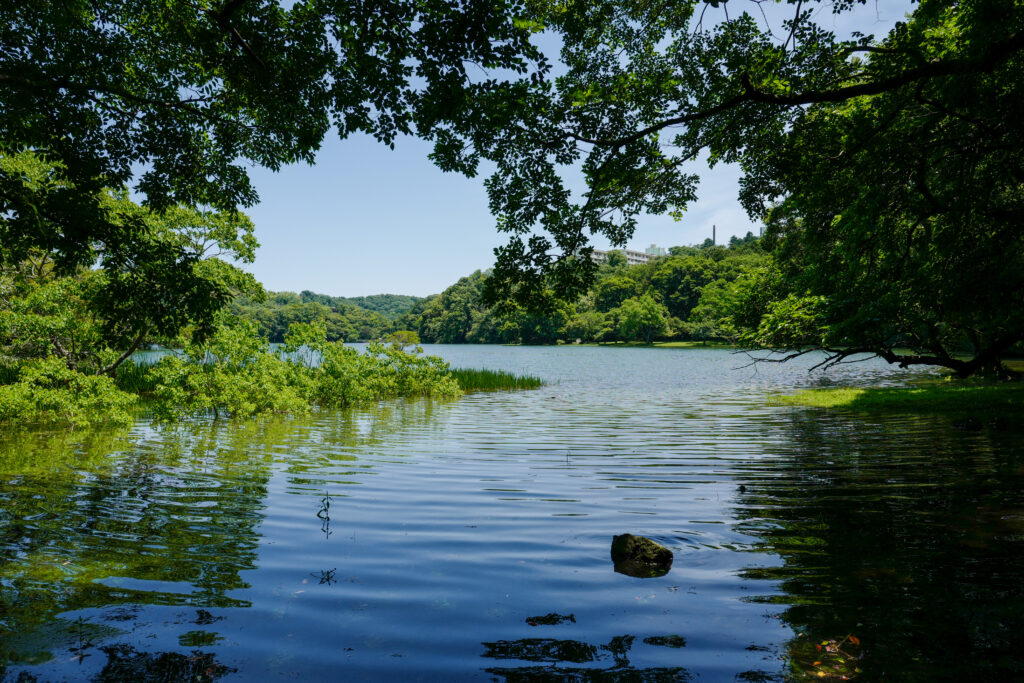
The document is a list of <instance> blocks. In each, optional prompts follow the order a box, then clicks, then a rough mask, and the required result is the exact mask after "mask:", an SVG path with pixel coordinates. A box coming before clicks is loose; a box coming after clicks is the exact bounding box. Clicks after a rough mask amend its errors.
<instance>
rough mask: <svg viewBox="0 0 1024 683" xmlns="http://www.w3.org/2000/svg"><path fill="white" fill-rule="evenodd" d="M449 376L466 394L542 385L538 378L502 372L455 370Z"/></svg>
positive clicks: (481, 369) (533, 387)
mask: <svg viewBox="0 0 1024 683" xmlns="http://www.w3.org/2000/svg"><path fill="white" fill-rule="evenodd" d="M451 374H452V377H454V378H455V380H456V381H457V382H458V383H459V386H460V387H461V388H462V390H463V391H466V392H473V391H508V390H512V389H536V388H538V387H540V386H541V385H543V384H544V382H542V381H541V380H540V378H539V377H533V376H530V375H516V374H513V373H511V372H505V371H503V370H485V369H483V368H480V369H469V368H455V369H453V370H452V371H451Z"/></svg>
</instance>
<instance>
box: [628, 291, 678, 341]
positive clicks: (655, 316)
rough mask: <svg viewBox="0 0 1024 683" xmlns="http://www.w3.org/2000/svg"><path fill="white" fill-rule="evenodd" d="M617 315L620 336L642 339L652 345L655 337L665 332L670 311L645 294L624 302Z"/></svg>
mask: <svg viewBox="0 0 1024 683" xmlns="http://www.w3.org/2000/svg"><path fill="white" fill-rule="evenodd" d="M616 314H617V315H616V317H617V318H618V321H619V326H618V329H619V335H620V336H622V337H623V338H624V339H642V340H643V341H644V342H645V343H647V344H650V343H651V340H652V338H653V337H656V336H659V335H661V334H662V333H663V332H664V331H665V319H666V318H667V317H668V315H667V314H668V309H666V308H665V306H663V305H662V304H659V303H658V302H657V301H655V300H654V298H653V297H651V295H650V294H645V295H643V296H642V297H634V298H632V299H626V300H625V301H623V302H622V306H620V307H619V308H618V309H617V311H616Z"/></svg>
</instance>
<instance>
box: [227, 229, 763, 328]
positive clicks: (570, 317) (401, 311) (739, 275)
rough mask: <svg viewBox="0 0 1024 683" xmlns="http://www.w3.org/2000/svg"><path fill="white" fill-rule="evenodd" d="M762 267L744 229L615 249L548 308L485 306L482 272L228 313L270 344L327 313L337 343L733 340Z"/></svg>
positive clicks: (274, 298)
mask: <svg viewBox="0 0 1024 683" xmlns="http://www.w3.org/2000/svg"><path fill="white" fill-rule="evenodd" d="M766 271H767V258H766V256H765V254H764V252H763V251H762V250H761V247H760V243H759V240H758V239H757V238H756V237H754V235H753V234H751V233H747V236H746V237H743V238H739V237H733V238H732V240H731V241H730V243H729V245H728V246H716V245H713V244H711V242H710V240H708V241H707V242H705V244H703V245H701V246H699V247H672V248H671V249H670V250H669V255H668V256H665V257H662V258H658V259H655V260H652V261H651V262H649V263H645V264H640V265H628V264H627V263H626V259H625V256H624V255H623V254H622V253H621V252H614V251H613V252H611V253H610V254H609V256H608V259H607V261H606V262H605V263H603V264H601V266H600V267H599V269H598V273H597V278H596V280H595V283H594V286H593V287H592V288H591V290H590V291H589V292H588V293H587V295H586V296H584V297H582V298H581V299H580V300H579V301H576V302H573V303H562V304H559V305H558V306H557V307H556V309H555V310H554V311H553V312H552V313H550V314H548V315H536V314H534V313H530V312H529V311H526V310H524V309H520V308H517V307H515V306H512V307H511V308H510V309H509V310H505V311H503V312H501V313H498V312H497V311H496V310H495V309H492V308H489V307H487V306H486V305H484V303H483V302H482V299H481V293H482V291H483V287H484V283H485V282H486V281H487V273H486V272H482V271H476V272H475V273H473V274H472V275H469V276H467V277H464V278H462V279H460V280H459V281H458V282H456V283H455V284H454V285H452V286H451V287H449V288H448V289H446V290H445V291H444V292H442V293H441V294H434V295H431V296H428V297H426V298H422V299H421V298H417V297H412V296H400V295H395V294H379V295H375V296H368V297H357V298H343V297H331V296H327V295H325V294H315V293H313V292H310V291H304V292H302V293H300V294H295V293H292V292H271V293H269V294H268V296H267V300H266V301H265V302H262V303H257V302H254V301H252V300H249V299H238V300H237V301H236V302H235V303H234V312H235V313H236V314H238V315H239V316H241V317H244V318H248V319H250V320H253V321H254V322H256V324H257V325H258V326H259V329H260V332H261V333H262V334H264V335H266V336H267V337H268V338H269V339H270V341H272V342H276V341H282V340H283V339H284V335H285V333H286V332H287V330H288V326H289V325H291V324H293V323H296V322H302V323H308V322H313V321H315V320H325V321H326V323H327V334H328V338H329V339H332V340H336V339H343V340H345V341H356V340H370V339H380V338H382V337H384V336H386V335H388V334H390V333H392V332H395V331H397V330H412V331H414V332H416V333H417V334H418V335H419V338H420V340H421V341H423V342H425V343H441V344H465V343H470V344H472V343H476V344H493V343H522V344H554V343H557V342H558V341H566V342H574V341H576V340H580V341H582V342H604V341H642V342H651V341H655V340H692V341H712V340H715V341H734V340H735V339H736V338H737V337H738V335H739V334H740V333H741V332H743V331H745V330H746V329H749V328H750V327H752V326H756V324H757V322H758V320H759V319H760V313H761V311H760V310H757V311H753V310H751V311H747V310H746V309H748V308H751V306H753V305H754V304H753V303H752V300H754V299H757V297H756V296H752V295H753V294H756V290H757V289H758V287H761V286H763V282H764V281H765V279H766V277H765V275H766ZM757 282H760V283H762V284H761V285H755V283H757Z"/></svg>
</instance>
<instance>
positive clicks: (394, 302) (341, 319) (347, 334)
mask: <svg viewBox="0 0 1024 683" xmlns="http://www.w3.org/2000/svg"><path fill="white" fill-rule="evenodd" d="M357 300H362V301H368V302H369V303H370V305H374V306H377V310H371V309H369V308H368V307H363V306H358V305H356V304H354V303H351V302H352V301H353V299H346V298H344V297H332V296H328V295H326V294H316V293H314V292H310V291H308V290H307V291H303V292H302V293H301V294H296V293H294V292H268V293H267V297H266V300H265V301H258V300H256V299H254V298H250V297H239V298H238V299H236V300H235V301H234V302H233V303H232V304H231V312H232V313H233V314H234V315H237V316H239V317H241V318H246V319H248V320H252V321H254V322H255V323H256V324H257V326H258V329H259V332H260V334H261V335H262V336H265V337H267V338H268V339H269V340H270V341H271V342H275V343H277V342H283V341H284V337H285V335H286V334H287V332H288V326H289V325H291V324H292V323H311V322H316V321H319V320H323V321H324V322H326V324H327V338H328V339H329V340H331V341H337V340H342V341H359V340H371V339H380V338H381V337H383V336H384V335H386V334H387V333H389V332H391V331H393V330H394V329H395V323H394V318H395V317H397V316H399V315H401V314H402V312H404V311H408V310H409V306H411V305H412V304H411V303H410V304H409V306H405V307H404V309H403V306H404V302H406V301H410V302H415V301H418V300H419V299H417V297H411V296H398V295H394V294H377V295H374V296H372V297H359V298H358V299H357ZM385 311H386V313H385Z"/></svg>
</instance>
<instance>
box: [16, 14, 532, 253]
mask: <svg viewBox="0 0 1024 683" xmlns="http://www.w3.org/2000/svg"><path fill="white" fill-rule="evenodd" d="M2 13H3V16H4V18H5V21H4V22H3V25H2V26H0V46H2V49H0V84H2V88H0V153H2V154H10V153H18V152H22V151H26V150H32V151H35V152H36V153H37V154H38V155H39V156H40V157H41V158H45V159H46V160H47V162H48V163H50V164H51V169H52V170H51V176H52V181H53V183H54V184H55V185H56V186H59V189H57V190H56V191H53V192H47V191H40V189H39V188H37V187H34V186H31V185H29V184H25V183H24V182H22V178H21V177H20V176H19V174H18V173H16V172H13V171H11V170H9V169H6V168H4V169H0V245H3V246H2V249H0V265H6V264H11V263H18V262H21V261H23V260H24V259H25V258H26V257H27V255H28V253H29V252H30V251H32V250H34V249H41V250H43V251H46V252H49V253H52V254H53V255H54V258H55V259H56V260H57V262H58V263H59V264H60V265H61V267H62V268H65V269H73V268H74V267H81V266H88V265H89V264H91V262H92V260H93V249H94V248H95V245H96V244H102V245H104V247H105V248H106V249H108V250H111V251H117V252H120V251H125V252H128V253H132V252H134V251H136V247H135V245H134V242H135V241H136V240H137V239H138V238H139V231H138V229H137V228H138V227H139V226H137V225H135V224H134V223H129V224H118V223H117V222H116V221H112V220H111V218H110V215H109V212H107V211H106V209H105V208H104V207H103V206H102V205H101V202H100V200H99V196H100V193H101V191H102V190H103V189H105V188H120V187H124V186H127V185H130V184H132V189H133V190H135V191H137V192H138V193H140V194H141V195H142V196H144V197H145V203H146V205H147V206H149V207H151V208H152V209H154V210H156V211H157V212H163V211H164V210H166V209H168V208H170V207H171V206H175V205H182V206H185V207H189V208H190V209H197V208H198V207H202V206H207V207H213V208H214V209H217V210H223V211H227V212H229V213H230V212H233V211H235V210H236V209H237V208H238V207H239V206H250V205H252V204H254V203H255V202H256V200H257V197H256V193H255V190H254V189H253V187H252V186H251V184H250V182H249V177H248V173H247V168H248V167H250V166H252V165H253V164H257V165H261V166H264V167H267V168H271V169H275V170H276V169H278V168H279V167H280V166H281V165H282V164H286V163H293V162H296V161H306V162H312V161H313V158H314V156H315V153H316V151H317V149H318V147H319V146H320V144H321V142H322V140H323V138H324V135H325V134H326V133H327V131H328V130H329V129H330V128H331V127H332V126H333V127H335V128H336V129H337V130H338V132H339V134H340V135H341V136H342V137H346V136H348V135H351V134H353V133H356V132H363V133H367V134H370V135H373V136H374V137H375V138H377V139H378V140H380V141H382V142H383V143H385V144H390V145H393V144H394V141H395V139H396V138H397V137H398V136H399V135H402V134H418V135H420V136H422V137H425V138H428V139H434V140H436V141H437V143H438V146H439V148H444V147H446V146H448V145H450V144H451V141H450V136H449V135H447V134H446V132H445V130H446V127H447V126H448V125H449V123H450V122H451V121H453V120H456V119H458V118H459V117H460V116H463V115H465V110H466V106H467V102H468V101H469V100H470V99H471V98H473V97H475V96H485V95H487V94H495V95H496V94H498V93H501V92H503V91H506V90H509V89H514V87H515V84H516V81H517V79H520V78H526V75H527V73H528V72H532V74H531V75H533V76H534V78H536V76H537V75H538V73H542V72H544V71H545V70H546V65H545V63H544V61H543V58H542V57H541V56H540V55H539V53H538V52H537V51H536V49H535V48H533V47H532V45H531V44H530V42H529V37H530V35H531V31H530V28H529V27H528V26H527V25H524V24H523V23H522V22H520V21H517V20H518V19H521V18H522V16H523V15H524V14H525V8H524V7H522V5H521V4H520V3H518V2H516V1H514V0H513V1H509V2H505V1H494V0H487V1H486V2H485V1H483V0H471V1H469V2H449V1H445V0H442V1H441V2H431V3H421V2H413V1H411V0H387V1H386V2H380V3H370V4H358V3H357V4H353V3H348V2H338V1H337V0H308V1H305V2H298V3H286V4H282V3H279V2H277V1H276V0H252V1H250V2H239V1H232V2H224V3H207V2H201V3H166V2H162V1H159V0H135V1H133V2H123V1H120V0H98V1H95V2H92V1H91V2H84V1H83V0H71V1H69V2H59V3H31V2H30V3H25V2H15V1H13V0H4V2H3V3H2ZM466 64H476V65H479V66H480V67H481V68H484V69H494V70H501V71H502V73H503V74H505V79H501V80H499V79H489V80H486V81H483V82H473V81H471V80H470V78H469V75H468V73H467V69H466V66H465V65H466ZM140 169H142V170H141V172H140ZM143 241H145V240H143Z"/></svg>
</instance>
